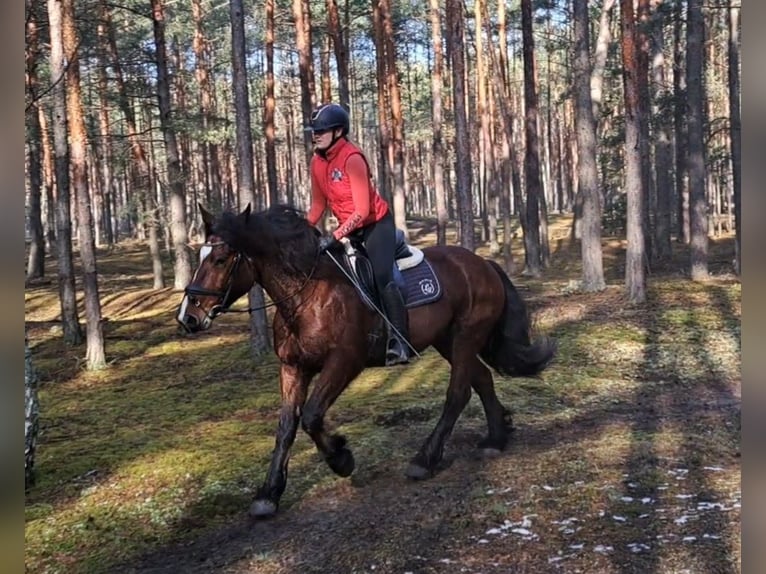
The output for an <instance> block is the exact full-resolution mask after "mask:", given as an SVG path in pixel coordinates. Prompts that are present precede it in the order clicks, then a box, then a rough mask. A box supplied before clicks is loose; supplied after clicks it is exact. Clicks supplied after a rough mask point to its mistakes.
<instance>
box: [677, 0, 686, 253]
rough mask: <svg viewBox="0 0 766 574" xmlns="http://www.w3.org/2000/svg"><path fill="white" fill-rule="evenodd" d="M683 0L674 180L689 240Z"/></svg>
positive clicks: (681, 234) (682, 235)
mask: <svg viewBox="0 0 766 574" xmlns="http://www.w3.org/2000/svg"><path fill="white" fill-rule="evenodd" d="M683 23H684V18H683V0H675V8H674V10H673V95H674V98H673V102H674V112H673V130H674V131H675V144H676V146H675V147H676V154H675V162H676V165H675V175H676V178H675V184H676V186H675V187H676V201H677V206H678V208H677V211H678V237H677V239H678V242H679V243H689V234H690V231H689V186H688V185H687V179H686V176H687V169H686V161H687V160H686V156H687V153H688V150H687V147H686V143H687V142H686V76H685V65H684V54H685V49H686V47H685V45H684V42H683Z"/></svg>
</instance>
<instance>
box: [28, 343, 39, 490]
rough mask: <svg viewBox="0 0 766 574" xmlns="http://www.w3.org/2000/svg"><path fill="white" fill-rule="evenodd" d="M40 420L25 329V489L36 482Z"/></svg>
mask: <svg viewBox="0 0 766 574" xmlns="http://www.w3.org/2000/svg"><path fill="white" fill-rule="evenodd" d="M39 420H40V402H39V400H38V398H37V372H36V371H35V369H34V366H33V365H32V352H31V351H30V350H29V339H28V338H27V333H26V328H25V329H24V490H29V489H30V488H31V487H32V486H34V484H35V453H36V451H37V433H38V430H39V426H40V423H39Z"/></svg>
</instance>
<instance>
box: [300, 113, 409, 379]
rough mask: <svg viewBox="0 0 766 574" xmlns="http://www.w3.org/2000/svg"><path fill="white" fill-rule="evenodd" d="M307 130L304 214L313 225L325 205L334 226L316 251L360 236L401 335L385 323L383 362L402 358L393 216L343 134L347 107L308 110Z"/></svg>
mask: <svg viewBox="0 0 766 574" xmlns="http://www.w3.org/2000/svg"><path fill="white" fill-rule="evenodd" d="M309 129H310V130H311V131H312V135H313V143H314V155H313V157H312V158H311V207H310V209H309V212H308V214H307V215H306V219H307V220H308V221H309V223H310V224H311V225H316V224H317V222H318V221H319V219H320V218H321V217H322V214H323V213H324V211H325V208H327V207H329V208H330V211H332V213H333V215H334V216H335V217H336V218H337V219H338V223H339V227H338V228H337V229H336V230H335V231H334V232H333V233H331V234H327V235H324V236H322V237H321V238H320V240H319V250H320V252H324V251H326V250H327V249H329V248H330V247H331V246H332V244H333V243H335V242H336V241H338V240H339V239H341V238H343V237H346V236H347V235H349V234H351V233H354V236H355V237H359V238H360V239H361V241H362V243H363V244H364V247H365V249H366V251H367V255H368V256H369V258H370V263H371V264H372V269H373V274H374V275H375V285H376V287H377V289H378V293H379V294H380V298H381V302H382V303H383V308H384V310H385V312H386V315H387V316H388V320H389V321H390V322H391V324H392V325H393V326H394V327H395V328H396V330H398V331H399V333H400V334H401V337H400V336H399V335H397V333H396V332H395V331H394V330H393V329H391V328H390V327H389V329H388V346H387V350H386V365H396V364H400V363H406V362H408V359H409V352H408V345H407V343H406V340H407V338H408V337H409V335H408V322H407V309H406V308H405V306H404V300H403V298H402V294H401V292H400V291H399V287H398V286H397V284H396V283H395V282H394V277H393V266H394V250H395V248H396V227H395V225H394V218H393V216H392V215H391V211H390V210H389V208H388V204H387V203H386V201H385V200H384V199H383V198H382V197H381V196H380V194H379V193H378V192H377V190H376V189H375V185H374V184H373V182H372V174H371V172H370V166H369V164H368V163H367V158H366V157H365V156H364V153H362V150H360V149H359V148H358V147H357V146H355V145H354V144H353V143H351V142H350V141H349V140H348V138H347V137H346V136H347V135H348V132H349V117H348V112H347V111H346V110H345V109H344V108H343V107H342V106H340V105H338V104H333V103H331V104H324V105H322V106H319V107H318V108H317V109H316V110H314V112H313V113H312V114H311V125H310V127H309ZM402 337H403V338H404V340H403V339H402Z"/></svg>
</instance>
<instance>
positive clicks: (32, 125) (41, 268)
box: [24, 0, 45, 279]
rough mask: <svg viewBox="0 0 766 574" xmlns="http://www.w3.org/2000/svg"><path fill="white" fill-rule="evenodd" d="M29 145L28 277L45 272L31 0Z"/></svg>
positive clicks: (37, 55)
mask: <svg viewBox="0 0 766 574" xmlns="http://www.w3.org/2000/svg"><path fill="white" fill-rule="evenodd" d="M25 9H26V45H25V46H26V49H25V54H24V55H25V64H26V66H25V67H26V70H25V72H26V73H25V88H26V100H27V103H26V125H27V134H26V144H27V145H26V147H27V165H28V168H27V169H28V170H29V212H28V215H27V217H28V219H29V231H30V243H29V258H28V260H27V279H38V278H41V277H43V276H44V275H45V233H44V231H43V218H42V187H43V181H42V170H43V160H42V131H41V129H40V106H39V105H38V103H37V98H38V97H39V96H38V93H37V90H38V78H37V66H38V61H39V58H40V45H39V38H38V25H37V14H36V13H35V7H34V5H33V4H32V1H31V0H26V3H25Z"/></svg>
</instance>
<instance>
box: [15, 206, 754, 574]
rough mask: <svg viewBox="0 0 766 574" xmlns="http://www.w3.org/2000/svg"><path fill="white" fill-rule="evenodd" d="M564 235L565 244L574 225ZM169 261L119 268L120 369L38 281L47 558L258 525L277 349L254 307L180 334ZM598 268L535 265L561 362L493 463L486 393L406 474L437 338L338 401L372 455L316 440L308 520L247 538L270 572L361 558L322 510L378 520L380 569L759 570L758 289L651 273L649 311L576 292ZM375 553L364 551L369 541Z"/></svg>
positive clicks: (111, 552)
mask: <svg viewBox="0 0 766 574" xmlns="http://www.w3.org/2000/svg"><path fill="white" fill-rule="evenodd" d="M556 224H557V225H559V227H560V228H559V229H558V231H557V232H556V233H557V234H558V235H556V237H562V238H563V237H565V236H566V230H567V222H566V221H565V220H563V219H562V221H560V222H557V223H556ZM424 241H426V242H428V241H429V240H428V239H427V238H426V239H424ZM564 241H565V240H564ZM612 243H614V245H613V247H615V248H616V249H617V251H612V252H610V253H609V254H607V255H608V256H609V257H614V258H616V259H619V257H621V254H620V251H619V248H620V246H621V244H622V242H619V241H613V240H612V239H609V238H607V239H605V244H609V245H611V244H612ZM562 245H563V244H562ZM517 247H518V246H517ZM131 249H132V250H133V251H131ZM482 249H486V246H483V247H482ZM562 249H563V247H562ZM134 251H135V252H134ZM559 255H560V256H561V257H564V256H565V253H564V251H562V252H560V253H559ZM727 257H728V255H727ZM517 260H518V259H517ZM147 264H148V252H145V251H144V248H143V246H140V245H135V246H132V247H126V248H124V249H122V248H121V250H118V252H115V253H113V254H110V255H109V256H108V257H106V258H105V260H104V262H103V264H102V265H101V266H100V272H101V273H103V274H104V279H105V281H104V283H103V285H104V286H105V287H104V290H103V297H104V316H105V317H108V318H109V320H108V321H106V322H105V324H104V325H105V333H106V335H107V339H106V351H107V357H108V360H110V369H108V370H106V371H103V372H100V373H87V372H85V371H83V370H82V357H81V355H82V353H83V349H82V348H76V349H70V348H67V347H65V346H64V345H63V343H62V342H61V340H60V326H58V324H57V322H56V319H57V317H58V315H59V312H60V310H59V306H58V305H59V304H58V297H57V293H56V291H57V287H56V285H55V282H51V283H50V284H47V285H38V286H31V287H29V288H28V289H27V291H26V293H25V306H26V319H27V323H28V327H29V330H30V344H31V347H32V352H33V358H34V360H35V361H36V366H37V368H38V370H39V371H40V373H39V375H40V381H41V383H40V384H41V388H40V401H41V414H42V418H41V427H40V428H41V434H40V442H39V449H38V458H37V470H38V483H37V485H36V486H34V487H33V488H32V489H31V490H30V492H29V493H28V494H27V497H26V524H25V542H26V566H27V570H28V571H34V572H41V573H53V572H62V573H66V574H85V573H87V574H91V573H98V572H105V571H115V568H119V567H120V565H122V564H124V563H126V562H130V560H133V559H135V558H136V557H137V556H140V555H142V554H145V553H147V552H152V551H163V550H164V549H165V548H166V547H167V545H168V544H170V543H179V542H180V543H184V542H185V541H190V540H195V539H198V538H199V537H202V536H204V533H209V532H215V531H216V529H219V528H222V527H224V526H225V525H230V524H236V523H237V522H238V521H240V520H242V518H243V516H244V513H245V512H246V509H247V507H248V505H249V503H250V501H251V498H252V496H253V493H254V491H255V489H256V488H257V487H258V485H259V484H260V483H261V481H262V480H263V478H264V476H265V473H266V470H267V467H268V463H269V458H270V453H271V450H272V448H273V446H274V432H275V428H276V424H277V421H278V408H279V385H278V365H277V362H276V360H275V359H274V358H273V356H271V355H270V356H269V357H267V358H264V359H262V360H260V361H257V362H256V361H253V360H252V358H251V356H250V350H249V346H248V335H247V321H246V317H225V318H222V319H221V320H219V321H218V322H217V323H216V325H215V326H214V327H213V330H211V331H210V332H209V333H205V334H203V335H200V336H196V337H181V336H179V334H178V331H177V328H176V325H175V323H174V321H173V314H174V313H173V310H174V308H175V306H176V305H177V304H178V303H179V302H180V293H178V292H174V291H172V290H171V289H166V290H163V291H161V292H153V291H151V290H149V289H148V286H147V285H146V282H147V277H146V274H145V269H146V268H147V267H145V266H146V265H147ZM577 264H578V263H577V261H569V260H566V259H562V260H561V267H560V268H557V269H555V270H552V271H551V275H552V277H553V278H551V279H550V280H548V279H547V278H546V280H544V281H543V280H530V279H527V278H514V282H516V283H518V284H519V285H520V286H522V287H523V289H522V295H524V296H525V297H527V296H528V297H529V299H530V300H531V301H532V303H533V305H534V309H535V311H534V318H535V320H536V324H537V325H538V326H539V328H540V329H541V331H542V333H544V334H548V335H551V336H553V337H554V338H556V339H557V341H558V345H559V352H558V356H557V357H556V359H555V360H554V361H553V363H552V364H551V366H550V367H549V369H548V370H547V371H546V372H545V373H544V374H543V376H541V377H539V378H508V377H500V376H495V386H496V389H497V393H498V396H499V398H500V400H501V401H502V402H503V404H504V405H506V406H507V407H509V408H510V410H511V411H512V413H513V416H514V423H515V425H516V432H515V433H514V434H513V435H512V439H511V442H510V444H509V447H508V450H507V451H506V452H505V453H503V455H502V456H499V457H497V458H492V459H486V460H484V459H481V458H480V457H479V456H478V453H477V451H476V449H475V444H476V443H477V442H478V441H479V440H480V439H481V437H482V436H483V435H484V434H485V433H486V422H485V420H484V415H483V410H482V406H481V402H480V401H479V399H478V397H477V396H476V395H475V393H474V395H473V397H472V399H471V402H470V403H469V405H468V407H467V408H466V410H465V411H464V413H463V414H462V415H461V417H460V419H459V420H458V423H457V425H456V427H455V431H454V433H453V436H452V438H451V439H450V441H448V443H447V447H446V451H447V455H448V458H449V459H450V465H449V466H448V467H447V468H446V469H445V470H443V471H442V472H440V473H439V474H437V476H436V477H434V479H432V480H431V481H426V482H424V483H418V484H416V485H413V484H411V483H408V482H406V481H405V480H404V479H403V478H402V473H403V470H404V468H405V467H406V464H407V462H408V461H409V459H410V458H411V457H412V456H413V455H414V454H415V452H416V451H417V449H418V448H419V447H420V445H421V443H422V441H423V440H425V438H426V437H427V436H428V433H430V432H431V430H432V428H433V425H434V424H435V422H436V420H437V419H438V417H439V414H440V412H441V408H442V405H443V402H444V396H445V393H446V389H447V384H448V380H449V368H448V365H447V363H446V361H444V360H443V359H442V358H441V357H440V356H439V355H438V353H436V352H435V351H434V350H429V351H427V352H426V353H424V354H423V357H422V358H421V359H419V360H415V361H413V362H412V363H411V364H410V365H407V366H404V367H396V368H392V369H382V368H380V369H369V370H367V371H365V372H364V373H363V374H362V375H361V376H360V377H359V378H358V379H357V380H356V381H354V382H353V383H352V384H351V386H350V387H349V388H348V389H347V391H346V392H345V393H344V394H343V395H341V397H340V399H339V400H338V401H337V403H336V404H335V405H334V407H333V408H332V409H331V410H330V412H329V413H328V428H330V429H332V432H338V433H341V434H343V435H345V436H346V438H347V439H348V441H349V446H350V447H351V448H352V449H353V452H354V456H355V458H356V460H357V469H356V471H355V473H354V475H352V477H351V478H350V479H339V478H337V477H336V476H335V475H333V474H332V472H331V471H330V470H329V469H328V468H327V466H326V465H325V464H324V462H323V461H322V460H321V456H320V455H319V454H318V453H317V451H316V448H315V446H314V444H313V443H312V442H311V440H310V439H309V438H308V437H307V436H306V435H305V433H303V432H302V431H300V432H299V433H298V437H297V439H296V442H295V445H294V447H293V449H292V458H291V463H290V479H289V482H288V486H287V490H286V491H285V495H284V497H283V500H282V505H281V509H280V513H283V514H284V515H286V516H287V517H288V518H287V522H290V523H294V524H295V526H293V528H295V529H296V530H295V532H292V531H291V532H289V533H288V534H289V535H285V536H284V537H283V539H280V538H279V537H276V535H275V536H274V537H272V538H269V537H268V536H266V537H265V538H263V540H260V539H258V540H251V539H247V540H242V541H241V542H242V544H243V545H245V546H247V547H248V548H250V549H251V550H250V551H249V552H250V554H249V557H250V559H252V560H254V561H256V562H258V565H257V566H256V568H257V569H258V570H257V571H259V572H261V571H263V572H269V573H271V572H274V573H279V574H283V573H286V572H287V571H288V570H289V567H286V566H285V564H290V560H292V559H293V558H294V557H295V556H299V555H300V554H301V551H303V552H304V553H305V552H307V551H308V550H309V549H313V550H314V551H318V552H323V551H326V552H328V553H329V554H326V555H323V556H324V557H325V559H333V560H336V559H337V560H343V559H344V556H345V555H344V554H343V553H342V552H338V551H337V548H336V547H335V546H333V545H332V544H329V546H328V545H327V544H326V542H327V541H326V540H325V541H324V542H323V539H322V538H321V536H322V535H323V534H322V533H320V532H316V531H312V533H313V535H314V537H316V540H315V539H314V538H313V537H312V536H311V535H309V534H308V533H307V532H305V531H302V530H300V529H299V526H298V525H299V524H300V519H301V517H303V516H304V515H306V516H309V519H307V520H308V524H311V521H312V520H313V521H314V523H316V521H317V520H320V521H322V520H325V518H322V516H325V514H321V516H319V515H317V516H314V515H312V513H313V512H320V511H321V512H322V513H324V512H335V513H337V516H339V517H340V518H336V521H335V522H332V523H329V524H327V529H326V530H327V532H328V533H335V534H333V536H335V537H339V538H340V539H342V540H347V539H348V538H350V537H356V536H358V535H359V536H362V535H361V534H360V533H364V532H365V530H364V529H365V528H368V527H370V526H369V525H370V523H372V524H373V525H374V526H375V528H376V530H375V533H372V531H370V532H371V534H370V537H369V538H370V540H372V542H371V543H370V544H369V546H370V550H369V552H370V554H369V556H370V557H371V558H370V560H369V561H368V563H367V564H368V566H369V564H372V563H375V562H374V561H373V559H372V558H375V561H377V562H376V563H378V564H380V568H379V569H378V570H379V571H384V570H383V568H384V566H383V564H384V562H382V561H380V557H381V555H383V556H384V558H386V559H388V560H393V561H394V563H395V564H396V565H397V568H398V569H397V571H399V570H401V571H402V572H404V571H406V570H407V569H408V568H409V569H410V570H412V569H413V567H412V564H413V563H414V564H418V565H422V566H423V568H425V569H429V568H430V570H428V571H433V572H452V571H458V570H460V569H461V568H466V569H468V570H469V571H474V570H481V571H486V572H507V571H511V569H512V568H514V567H517V566H518V567H523V568H527V570H528V571H536V572H537V571H540V572H542V571H545V572H549V571H550V572H554V571H567V572H573V571H576V570H578V569H579V570H580V571H584V572H621V571H626V570H632V571H641V572H643V571H646V572H649V571H657V572H659V571H667V572H681V571H683V570H684V569H690V570H691V571H713V569H715V571H721V572H736V571H738V568H737V567H736V564H737V563H738V560H739V553H740V542H739V537H740V526H739V508H740V504H741V500H740V499H741V493H740V490H739V489H740V487H739V477H740V465H739V458H738V455H739V453H738V448H739V425H740V423H739V410H738V409H739V403H738V397H739V395H738V392H739V390H738V389H739V385H740V363H741V357H740V353H741V350H740V349H741V345H740V340H741V339H740V337H741V332H740V315H741V302H740V301H741V287H740V285H739V284H737V283H736V282H733V281H731V280H727V279H726V278H714V279H713V280H711V281H710V282H707V283H704V284H692V283H690V282H688V281H686V280H684V279H683V278H680V277H678V276H676V275H671V276H669V277H664V276H652V277H651V278H650V282H649V285H650V291H649V301H648V302H647V304H646V305H643V306H634V305H629V304H627V303H626V302H625V300H624V290H623V288H622V286H621V284H620V283H619V282H618V283H614V282H613V283H612V284H611V285H610V286H609V288H608V289H607V290H605V291H604V292H602V293H596V294H582V293H576V292H569V291H568V290H567V289H566V286H567V285H568V281H569V279H571V277H572V275H571V274H570V275H568V273H570V272H569V271H563V269H565V268H567V266H570V267H572V268H574V267H576V266H577ZM133 270H139V271H141V279H140V280H138V281H137V280H135V279H134V276H133V275H132V273H133ZM557 274H560V276H558V275H557ZM346 508H351V509H353V510H352V511H347V510H344V509H346ZM408 519H409V520H412V521H414V523H415V524H416V525H417V528H409V527H408V526H407V523H406V520H408ZM322 523H323V524H324V522H322ZM283 524H284V523H283ZM433 532H437V533H438V538H435V539H425V538H424V539H423V540H425V542H423V543H422V544H420V545H418V544H419V542H418V541H419V537H420V536H426V534H423V533H431V534H429V535H433ZM328 536H329V534H328ZM296 540H297V541H298V542H296ZM355 540H356V538H355ZM357 542H358V544H357V547H356V548H357V554H358V555H359V556H361V555H363V554H364V552H365V551H366V548H367V547H366V546H365V544H366V542H365V539H364V536H362V539H359V540H357ZM373 542H378V544H377V545H373V544H372V543H373ZM373 546H375V547H374V548H373ZM190 548H191V547H190ZM214 550H215V549H211V552H212V551H214ZM389 550H390V551H389ZM415 555H417V556H421V558H422V560H420V559H417V560H416V561H415V562H412V560H415V559H414V558H412V557H413V556H415ZM364 556H367V555H366V554H365V555H364ZM346 558H348V559H349V560H350V559H351V558H352V557H350V556H346ZM358 560H361V558H358ZM407 560H409V562H407ZM336 564H341V562H337V563H336ZM343 564H346V563H343ZM359 564H361V562H357V563H355V564H354V568H356V569H357V570H358V569H359V568H360V566H359ZM493 564H497V566H492V565H493ZM405 565H408V567H407V568H405V567H404V566H405ZM399 566H402V567H401V568H399ZM232 568H233V569H232V572H237V573H240V572H246V571H247V570H246V569H245V566H243V567H242V569H237V567H236V565H233V566H232ZM365 568H366V567H365ZM440 568H441V569H440ZM449 568H451V569H449ZM706 569H708V570H706ZM346 570H348V571H350V570H351V569H350V568H347V569H346ZM293 571H300V567H299V566H296V567H295V568H294V569H293ZM336 571H344V568H342V567H339V568H337V569H336ZM413 571H414V570H413Z"/></svg>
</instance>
